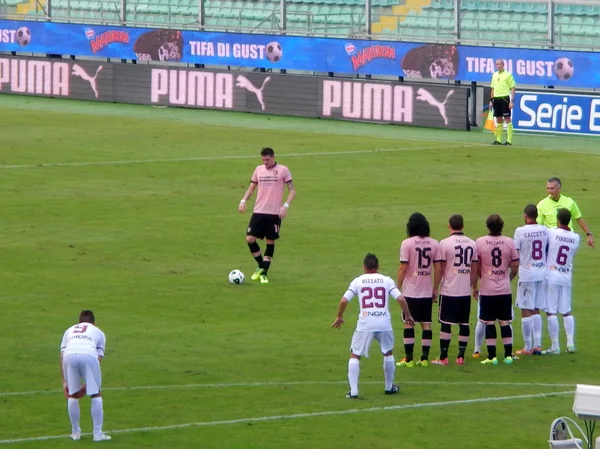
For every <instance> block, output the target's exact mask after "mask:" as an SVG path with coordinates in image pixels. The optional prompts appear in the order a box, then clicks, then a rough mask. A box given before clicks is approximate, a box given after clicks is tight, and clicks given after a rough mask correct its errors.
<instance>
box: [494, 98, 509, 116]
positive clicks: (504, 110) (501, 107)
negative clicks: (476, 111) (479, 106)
mask: <svg viewBox="0 0 600 449" xmlns="http://www.w3.org/2000/svg"><path fill="white" fill-rule="evenodd" d="M509 103H510V97H509V96H508V95H507V96H506V97H494V98H492V105H493V106H494V117H510V108H509V107H508V104H509Z"/></svg>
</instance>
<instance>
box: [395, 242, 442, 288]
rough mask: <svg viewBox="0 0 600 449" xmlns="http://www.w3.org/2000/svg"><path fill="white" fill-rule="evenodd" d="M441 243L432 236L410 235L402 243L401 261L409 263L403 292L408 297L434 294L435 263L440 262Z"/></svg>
mask: <svg viewBox="0 0 600 449" xmlns="http://www.w3.org/2000/svg"><path fill="white" fill-rule="evenodd" d="M440 261H441V257H440V244H439V243H438V241H437V240H435V239H432V238H431V237H418V236H415V237H410V238H408V239H406V240H404V241H403V242H402V244H401V245H400V263H401V264H408V267H407V270H406V277H405V278H404V282H403V283H402V292H403V293H404V297H406V298H431V297H432V296H433V263H434V262H440Z"/></svg>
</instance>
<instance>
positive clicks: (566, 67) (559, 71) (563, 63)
mask: <svg viewBox="0 0 600 449" xmlns="http://www.w3.org/2000/svg"><path fill="white" fill-rule="evenodd" d="M573 72H574V67H573V63H572V62H571V60H570V59H569V58H558V59H557V60H556V61H555V62H554V73H555V74H556V76H557V77H558V79H559V80H563V81H567V80H569V79H571V78H572V77H573Z"/></svg>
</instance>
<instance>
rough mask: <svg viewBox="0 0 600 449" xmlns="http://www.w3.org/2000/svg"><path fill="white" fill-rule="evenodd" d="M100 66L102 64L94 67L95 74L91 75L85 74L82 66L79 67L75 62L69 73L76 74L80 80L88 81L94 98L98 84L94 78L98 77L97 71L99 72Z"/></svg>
mask: <svg viewBox="0 0 600 449" xmlns="http://www.w3.org/2000/svg"><path fill="white" fill-rule="evenodd" d="M102 68H103V66H99V67H98V68H97V69H96V74H95V75H94V76H93V77H92V76H90V75H88V74H87V72H86V71H85V70H84V68H83V67H81V66H80V65H79V64H75V65H74V66H73V71H72V72H71V75H73V76H78V77H79V78H81V79H82V80H85V81H87V82H88V83H90V87H91V88H92V90H93V91H94V95H95V96H96V98H98V85H97V84H96V78H98V73H100V71H101V70H102Z"/></svg>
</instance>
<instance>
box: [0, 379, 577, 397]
mask: <svg viewBox="0 0 600 449" xmlns="http://www.w3.org/2000/svg"><path fill="white" fill-rule="evenodd" d="M378 383H381V381H367V382H361V384H365V385H368V384H378ZM400 383H401V384H406V385H463V386H465V385H471V386H474V385H478V386H484V387H485V386H488V387H492V386H503V387H511V386H512V387H549V388H558V387H560V388H563V387H575V384H550V383H532V382H479V381H473V382H451V381H435V380H434V381H401V382H400ZM342 384H343V385H345V384H347V382H345V381H335V380H334V381H301V382H245V383H243V382H242V383H215V384H182V385H139V386H133V387H112V388H110V387H109V388H103V389H102V391H136V390H175V389H185V388H190V389H194V388H231V387H284V386H294V385H296V386H302V385H342ZM56 393H61V394H62V393H63V391H62V390H37V391H36V390H33V391H15V392H8V391H7V392H0V397H8V396H33V395H36V394H56Z"/></svg>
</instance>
